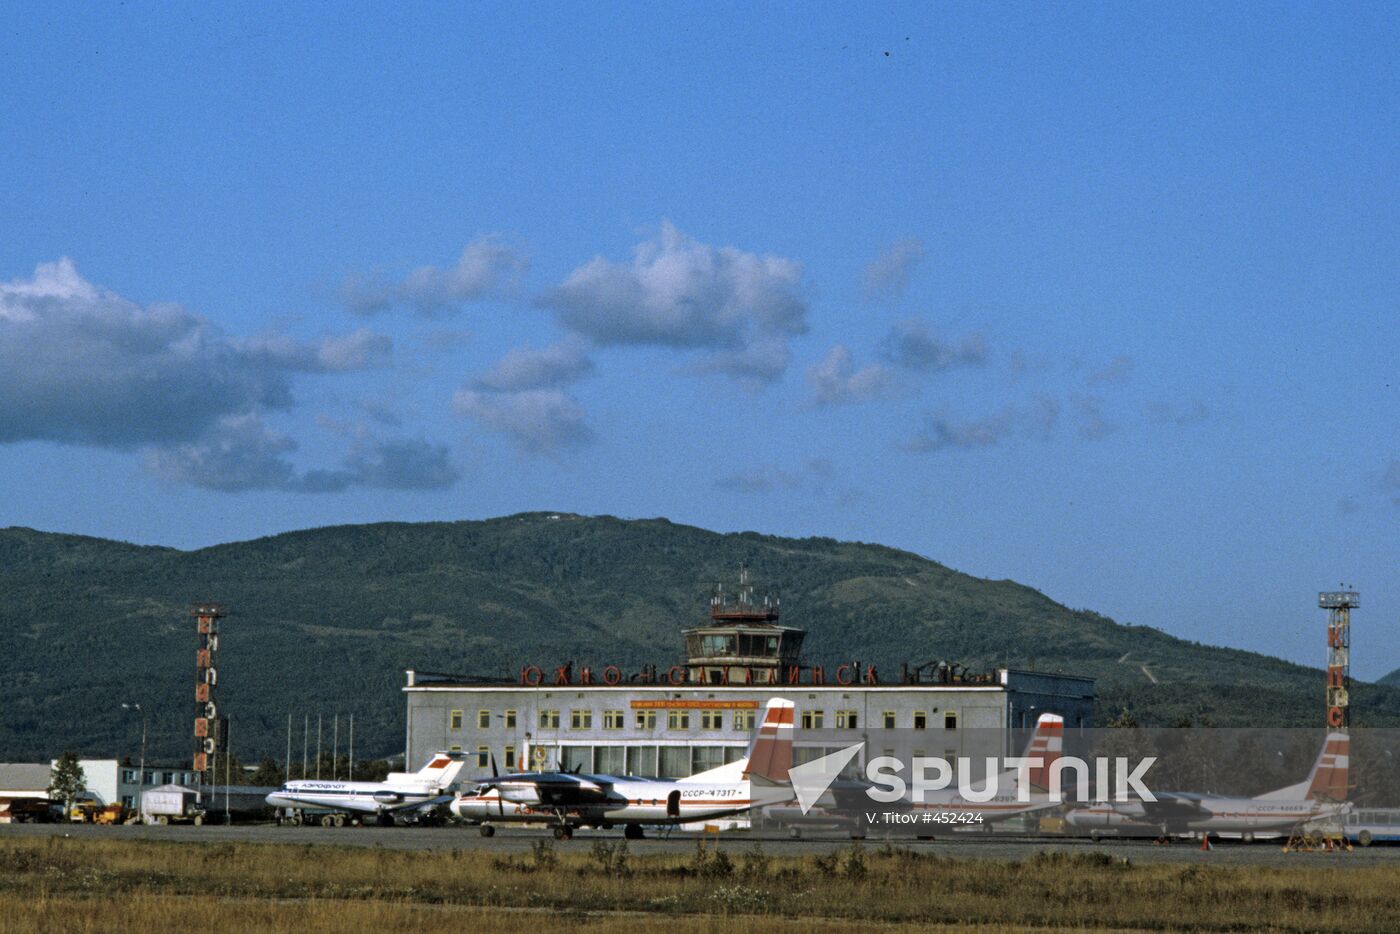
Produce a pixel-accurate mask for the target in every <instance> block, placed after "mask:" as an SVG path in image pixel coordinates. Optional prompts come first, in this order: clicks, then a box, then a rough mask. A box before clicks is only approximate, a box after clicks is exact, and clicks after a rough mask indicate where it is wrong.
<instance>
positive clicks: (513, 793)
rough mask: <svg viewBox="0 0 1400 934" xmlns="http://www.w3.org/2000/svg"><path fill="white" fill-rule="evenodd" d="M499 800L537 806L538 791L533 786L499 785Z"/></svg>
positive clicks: (538, 799)
mask: <svg viewBox="0 0 1400 934" xmlns="http://www.w3.org/2000/svg"><path fill="white" fill-rule="evenodd" d="M500 792H501V800H502V801H509V802H511V803H512V804H539V803H540V791H539V789H538V788H536V787H535V786H534V785H523V784H522V785H501V786H500Z"/></svg>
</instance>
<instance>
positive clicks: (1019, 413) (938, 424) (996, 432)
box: [903, 396, 1060, 454]
mask: <svg viewBox="0 0 1400 934" xmlns="http://www.w3.org/2000/svg"><path fill="white" fill-rule="evenodd" d="M1059 420H1060V403H1059V402H1057V401H1056V400H1055V399H1053V398H1051V397H1050V396H1036V397H1035V399H1034V400H1033V401H1032V402H1031V404H1030V405H1028V406H1017V405H1009V406H1007V407H1006V408H1004V409H1002V410H1001V411H999V412H994V413H992V414H990V415H984V416H981V417H978V418H956V417H954V416H951V415H948V414H946V413H929V414H927V415H925V416H924V417H923V423H922V424H921V425H920V427H919V430H918V431H917V432H915V433H914V436H913V437H912V438H911V439H910V440H909V441H907V442H905V444H904V445H903V447H904V449H905V450H906V451H912V452H914V453H919V454H928V453H933V452H935V451H942V450H947V449H950V448H951V449H954V450H965V451H966V450H975V449H977V448H991V447H997V446H998V445H1001V444H1002V443H1004V442H1008V441H1011V440H1020V439H1030V440H1037V441H1048V440H1049V439H1050V438H1051V437H1053V436H1054V434H1055V429H1056V426H1057V425H1058V424H1059Z"/></svg>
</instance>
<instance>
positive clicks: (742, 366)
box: [691, 338, 792, 390]
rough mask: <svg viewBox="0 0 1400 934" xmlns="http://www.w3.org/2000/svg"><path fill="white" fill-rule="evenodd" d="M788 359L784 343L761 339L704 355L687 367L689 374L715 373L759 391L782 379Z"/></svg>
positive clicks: (784, 341) (782, 341)
mask: <svg viewBox="0 0 1400 934" xmlns="http://www.w3.org/2000/svg"><path fill="white" fill-rule="evenodd" d="M791 357H792V350H791V349H790V348H789V347H788V344H787V341H786V340H782V339H779V338H763V339H759V340H755V341H753V342H752V343H750V344H748V345H747V346H745V347H739V348H735V349H732V350H716V351H714V352H713V353H709V354H706V355H705V356H704V357H702V358H701V359H700V360H699V361H698V362H697V363H696V364H695V365H694V366H693V367H691V372H694V373H719V374H722V375H724V376H729V377H732V378H734V379H736V380H738V381H739V382H740V383H741V384H743V385H744V386H746V387H747V388H749V389H751V390H759V389H762V388H763V387H764V386H767V385H769V384H771V383H775V382H777V381H778V380H780V379H782V378H783V374H784V373H785V372H787V365H788V360H789V359H791Z"/></svg>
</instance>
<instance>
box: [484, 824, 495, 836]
mask: <svg viewBox="0 0 1400 934" xmlns="http://www.w3.org/2000/svg"><path fill="white" fill-rule="evenodd" d="M481 835H482V836H483V837H494V836H495V835H496V828H495V827H492V826H491V825H490V824H482V825H481Z"/></svg>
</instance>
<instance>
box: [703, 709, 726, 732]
mask: <svg viewBox="0 0 1400 934" xmlns="http://www.w3.org/2000/svg"><path fill="white" fill-rule="evenodd" d="M723 728H724V714H722V713H720V712H719V711H718V710H702V711H700V729H702V730H719V729H723Z"/></svg>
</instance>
